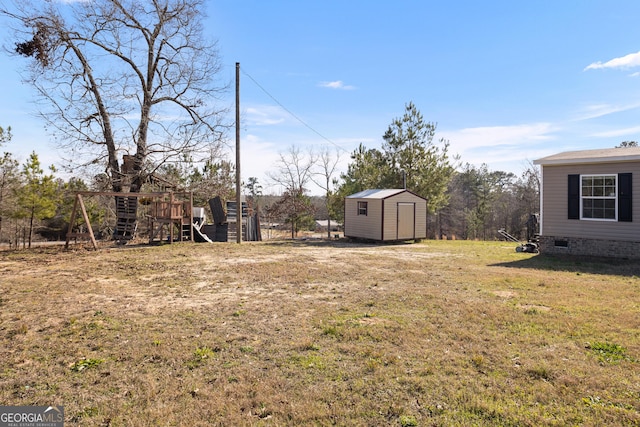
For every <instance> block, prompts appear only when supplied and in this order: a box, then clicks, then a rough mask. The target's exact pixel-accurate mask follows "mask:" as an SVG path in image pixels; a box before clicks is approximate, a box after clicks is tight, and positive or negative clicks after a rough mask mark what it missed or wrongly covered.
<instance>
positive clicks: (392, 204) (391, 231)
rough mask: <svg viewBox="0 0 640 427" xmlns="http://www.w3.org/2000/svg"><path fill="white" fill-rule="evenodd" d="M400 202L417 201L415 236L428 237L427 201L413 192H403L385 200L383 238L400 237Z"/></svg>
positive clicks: (393, 238)
mask: <svg viewBox="0 0 640 427" xmlns="http://www.w3.org/2000/svg"><path fill="white" fill-rule="evenodd" d="M398 203H415V204H416V210H415V238H416V239H424V238H426V237H427V201H426V200H424V199H421V198H420V197H417V196H415V195H414V194H411V193H401V194H398V195H395V196H392V197H389V198H387V199H385V201H384V237H383V240H397V239H398Z"/></svg>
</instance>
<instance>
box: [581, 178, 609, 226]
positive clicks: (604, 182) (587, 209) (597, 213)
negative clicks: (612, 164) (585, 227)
mask: <svg viewBox="0 0 640 427" xmlns="http://www.w3.org/2000/svg"><path fill="white" fill-rule="evenodd" d="M580 182H581V187H580V198H581V201H582V211H581V215H580V217H581V218H582V219H595V220H603V221H615V220H616V219H617V212H616V210H617V209H616V207H617V206H618V203H617V195H618V192H617V175H581V176H580Z"/></svg>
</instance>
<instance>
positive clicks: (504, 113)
mask: <svg viewBox="0 0 640 427" xmlns="http://www.w3.org/2000/svg"><path fill="white" fill-rule="evenodd" d="M207 15H208V17H207V21H206V27H207V34H208V35H209V36H210V37H212V38H215V39H217V40H218V43H219V44H218V46H219V49H220V53H221V55H222V59H223V62H224V64H225V69H224V71H223V73H225V77H226V78H227V79H228V80H229V81H230V82H232V83H233V79H234V76H235V63H236V62H239V63H240V65H241V68H242V71H243V72H242V74H241V82H240V87H241V91H240V95H241V96H240V98H241V103H240V104H241V105H240V106H241V112H242V119H241V123H242V128H241V129H242V131H241V135H242V136H241V147H242V149H241V153H242V163H241V166H242V175H243V179H244V180H246V179H247V178H248V177H249V176H256V177H258V179H259V181H260V182H262V183H263V187H265V189H266V190H267V191H269V190H270V188H271V187H270V186H269V180H268V178H267V177H266V172H267V171H268V170H269V169H272V168H273V167H274V165H275V162H276V160H277V158H278V155H279V153H281V152H286V151H287V150H288V149H289V147H291V146H293V145H294V146H296V147H298V148H300V149H301V150H302V151H305V152H306V151H307V150H315V151H316V152H317V151H318V150H320V149H322V148H323V147H326V146H328V147H330V149H331V150H334V149H339V150H340V152H341V153H342V154H341V159H342V161H341V169H342V170H344V169H345V168H346V164H347V162H348V160H349V153H351V152H352V151H353V150H354V149H355V148H356V147H357V145H358V144H360V143H363V144H364V145H365V146H366V147H368V148H379V147H380V145H381V142H382V135H383V134H384V132H385V130H386V129H387V127H388V126H389V124H390V123H391V121H392V120H393V119H394V118H396V117H400V116H402V114H403V112H404V106H405V104H406V103H408V102H413V103H414V104H416V106H417V108H418V109H419V110H420V111H421V112H422V114H423V116H424V118H425V119H426V120H428V121H432V122H436V123H437V124H438V131H437V137H438V138H441V137H442V138H445V139H448V140H449V142H450V152H451V153H452V154H458V155H460V160H461V162H462V163H471V164H474V165H481V164H482V163H486V164H487V165H488V166H489V168H490V169H491V170H505V171H510V172H515V173H520V172H521V171H522V170H523V169H524V168H526V167H528V166H529V164H528V162H530V161H532V160H534V159H537V158H540V157H544V156H546V155H550V154H554V153H557V152H560V151H568V150H579V149H589V148H605V147H613V146H615V145H617V144H619V143H620V142H621V141H625V140H640V120H639V119H640V52H639V51H640V41H639V40H640V26H638V25H637V21H638V19H639V18H640V2H638V1H637V0H632V1H617V0H608V1H594V0H580V1H578V0H563V1H557V0H556V1H548V0H542V1H536V2H517V1H516V2H514V1H488V2H477V1H470V0H469V1H462V0H459V1H455V0H454V1H427V0H421V1H419V0H415V1H414V0H411V1H409V0H399V1H396V2H377V1H364V0H353V1H344V0H342V1H334V0H324V1H293V0H291V1H284V0H272V1H264V0H212V1H210V2H209V3H208V8H207ZM3 36H4V34H3ZM2 64H3V66H2V67H1V69H0V73H1V74H0V77H1V80H0V81H2V86H3V90H2V95H1V98H0V125H2V126H8V125H10V126H12V128H13V133H14V140H13V141H12V142H11V143H10V144H8V145H7V146H5V147H3V148H4V150H7V151H11V152H14V153H16V154H17V155H19V156H20V157H21V158H23V159H24V158H25V157H26V156H27V155H28V153H29V152H30V151H31V150H34V149H35V150H36V151H37V152H38V153H39V154H40V156H41V157H42V159H43V160H44V161H45V162H47V163H51V162H55V161H56V152H55V146H54V144H53V143H51V142H49V141H52V140H53V139H52V138H51V137H49V136H47V135H46V133H45V132H44V130H43V125H42V122H40V121H39V120H38V119H37V118H35V117H34V115H33V112H34V111H35V106H34V105H33V103H32V98H31V96H32V94H31V91H30V89H29V88H28V87H24V86H23V85H22V84H21V83H20V77H19V74H18V73H19V71H20V70H21V66H22V64H23V62H22V61H21V60H20V59H18V58H9V57H6V56H3V57H2ZM254 80H255V82H257V83H258V84H259V85H260V86H261V87H262V88H261V87H260V86H258V85H257V84H256V83H254ZM263 89H264V90H266V91H267V92H268V93H265V91H264V90H263ZM274 98H275V100H274ZM233 100H234V94H233V93H232V92H229V95H228V103H229V105H230V106H231V107H233ZM282 106H284V107H285V108H284V109H283V108H282ZM290 113H293V115H291V114H290ZM301 121H302V122H301ZM310 128H311V129H310ZM233 138H234V135H233V133H231V134H230V135H229V142H230V145H231V146H233V144H234V140H233ZM234 156H235V155H234V154H233V152H229V159H234V158H235V157H234ZM274 191H277V190H274Z"/></svg>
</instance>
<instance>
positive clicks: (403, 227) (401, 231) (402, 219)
mask: <svg viewBox="0 0 640 427" xmlns="http://www.w3.org/2000/svg"><path fill="white" fill-rule="evenodd" d="M415 219H416V204H415V203H398V240H403V239H413V238H415V236H416V234H415V226H416V220H415Z"/></svg>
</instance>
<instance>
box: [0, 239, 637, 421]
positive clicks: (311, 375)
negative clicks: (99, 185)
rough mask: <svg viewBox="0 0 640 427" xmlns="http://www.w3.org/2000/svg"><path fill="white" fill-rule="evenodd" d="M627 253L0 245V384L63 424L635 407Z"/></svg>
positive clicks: (404, 417) (512, 415) (527, 414)
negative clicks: (616, 258)
mask: <svg viewBox="0 0 640 427" xmlns="http://www.w3.org/2000/svg"><path fill="white" fill-rule="evenodd" d="M638 276H640V269H639V268H638V266H637V265H636V264H635V263H633V262H613V263H612V262H608V261H607V262H605V261H598V260H595V261H594V260H588V261H585V260H576V259H554V258H551V259H550V258H544V257H540V256H535V255H531V254H522V253H516V252H515V251H514V248H513V246H512V245H509V244H505V243H504V242H439V241H426V242H423V243H420V244H393V245H390V244H389V245H373V244H365V243H353V242H346V241H342V240H340V241H337V240H334V241H323V240H319V239H309V240H306V241H302V240H301V241H269V242H260V243H243V244H241V245H237V244H226V243H219V244H193V243H180V244H173V245H161V246H145V245H137V246H135V245H134V246H124V247H109V246H104V247H102V248H101V249H100V250H99V251H93V250H88V249H86V248H85V247H83V246H73V247H72V248H71V249H70V250H63V249H62V248H59V247H46V248H37V249H34V250H32V251H3V252H0V373H1V375H0V402H2V404H5V405H50V404H57V405H64V407H65V414H66V421H67V423H68V424H69V425H92V426H105V425H114V426H116V425H118V426H120V425H130V426H148V425H363V426H365V425H366V426H371V425H401V426H410V425H461V426H462V425H495V426H503V425H531V426H533V425H603V424H602V423H604V425H639V423H640V412H639V411H640V374H639V369H638V357H640V335H639V334H638V330H640V321H639V320H638V319H639V318H640V296H639V295H640V293H639V292H638V291H639V290H640V280H639V279H638V278H637V277H638Z"/></svg>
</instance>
